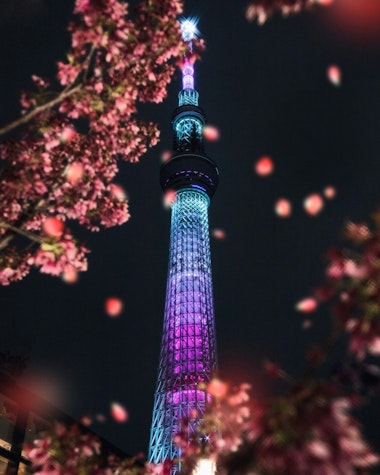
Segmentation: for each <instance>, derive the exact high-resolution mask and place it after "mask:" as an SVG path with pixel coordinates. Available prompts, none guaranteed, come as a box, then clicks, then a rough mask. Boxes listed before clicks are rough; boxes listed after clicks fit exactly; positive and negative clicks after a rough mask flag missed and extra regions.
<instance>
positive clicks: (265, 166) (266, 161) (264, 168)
mask: <svg viewBox="0 0 380 475" xmlns="http://www.w3.org/2000/svg"><path fill="white" fill-rule="evenodd" d="M254 169H255V172H256V173H257V174H258V175H260V176H268V175H270V174H271V173H272V172H273V170H274V164H273V160H272V159H271V158H270V157H267V156H264V157H261V158H260V159H259V160H258V161H257V162H256V163H255V166H254Z"/></svg>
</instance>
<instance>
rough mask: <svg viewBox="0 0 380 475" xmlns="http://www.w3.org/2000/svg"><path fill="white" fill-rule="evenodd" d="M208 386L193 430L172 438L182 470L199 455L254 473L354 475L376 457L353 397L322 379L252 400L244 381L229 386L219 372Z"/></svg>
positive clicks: (224, 468) (227, 468)
mask: <svg viewBox="0 0 380 475" xmlns="http://www.w3.org/2000/svg"><path fill="white" fill-rule="evenodd" d="M221 385H224V386H223V388H222V391H221V390H220V387H221ZM208 391H209V394H210V395H211V397H212V401H211V403H210V404H209V406H208V408H207V410H206V413H205V415H204V416H203V417H202V420H201V422H200V424H199V426H198V429H197V431H196V432H195V433H194V435H193V436H192V437H191V438H190V440H189V439H188V438H187V436H186V434H187V431H186V430H184V431H183V434H182V433H180V434H178V435H177V437H176V438H175V441H176V443H177V444H179V446H180V448H181V451H182V453H183V464H184V472H185V473H189V472H190V471H191V470H192V468H193V467H194V465H195V464H196V463H197V460H199V459H200V458H204V457H206V458H208V459H213V460H214V461H215V462H216V466H217V467H218V473H224V474H226V473H228V474H233V473H251V474H255V475H268V474H280V473H281V474H284V475H287V474H289V475H290V474H292V475H305V474H306V473H307V474H308V475H317V474H318V475H339V474H345V475H351V474H352V475H354V474H356V473H357V469H362V468H369V467H371V466H373V465H374V464H376V463H378V462H379V458H378V456H377V455H375V453H373V451H372V450H371V448H370V447H369V445H368V444H367V443H366V442H365V441H364V439H363V436H362V434H361V430H360V426H359V424H358V423H357V422H356V421H355V419H354V418H353V416H352V415H351V414H350V409H351V408H352V406H353V405H354V401H353V400H351V399H350V398H348V397H343V396H341V395H338V394H336V393H335V391H334V390H332V388H331V387H330V386H329V385H327V384H321V383H313V384H311V383H310V384H305V385H301V384H300V385H294V386H293V387H292V389H291V390H290V391H289V393H288V394H287V395H285V396H281V397H275V398H267V399H265V400H260V399H256V400H255V399H252V400H251V399H250V396H249V386H248V385H242V386H240V387H239V388H235V389H231V388H229V387H228V386H227V385H226V383H222V382H220V381H218V380H214V381H212V382H211V383H210V385H209V387H208Z"/></svg>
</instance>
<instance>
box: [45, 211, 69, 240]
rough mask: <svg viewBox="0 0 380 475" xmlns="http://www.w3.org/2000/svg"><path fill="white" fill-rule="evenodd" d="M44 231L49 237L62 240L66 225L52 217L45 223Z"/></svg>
mask: <svg viewBox="0 0 380 475" xmlns="http://www.w3.org/2000/svg"><path fill="white" fill-rule="evenodd" d="M42 229H43V230H44V232H45V233H46V234H47V235H48V236H51V237H53V238H60V237H61V236H62V234H63V230H64V224H63V222H62V221H61V220H60V219H58V218H55V217H53V216H51V217H49V218H46V219H45V220H44V221H43V223H42Z"/></svg>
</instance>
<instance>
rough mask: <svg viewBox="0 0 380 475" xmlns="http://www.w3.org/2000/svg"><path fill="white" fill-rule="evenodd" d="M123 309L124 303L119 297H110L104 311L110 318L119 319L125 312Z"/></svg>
mask: <svg viewBox="0 0 380 475" xmlns="http://www.w3.org/2000/svg"><path fill="white" fill-rule="evenodd" d="M123 308H124V304H123V302H122V301H121V300H120V299H119V298H117V297H108V299H106V301H105V303H104V309H105V311H106V313H107V315H108V316H110V317H118V316H119V315H120V314H121V312H122V311H123Z"/></svg>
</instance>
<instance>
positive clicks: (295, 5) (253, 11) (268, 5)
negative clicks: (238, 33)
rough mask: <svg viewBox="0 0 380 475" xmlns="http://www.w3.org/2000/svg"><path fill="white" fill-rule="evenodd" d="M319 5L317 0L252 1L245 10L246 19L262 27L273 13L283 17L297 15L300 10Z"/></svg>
mask: <svg viewBox="0 0 380 475" xmlns="http://www.w3.org/2000/svg"><path fill="white" fill-rule="evenodd" d="M314 3H319V2H318V0H253V1H251V2H250V3H249V5H248V6H247V8H246V12H245V15H246V18H247V20H249V21H257V23H258V24H259V25H262V24H264V23H265V22H266V20H267V19H268V18H269V17H270V16H272V15H273V14H274V13H277V12H280V13H282V14H283V15H290V14H293V13H298V12H300V11H301V10H303V9H305V8H308V7H310V6H312V5H313V4H314Z"/></svg>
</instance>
